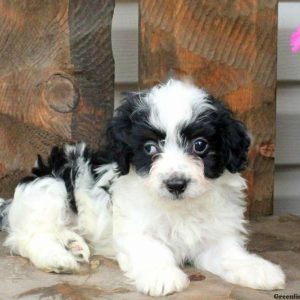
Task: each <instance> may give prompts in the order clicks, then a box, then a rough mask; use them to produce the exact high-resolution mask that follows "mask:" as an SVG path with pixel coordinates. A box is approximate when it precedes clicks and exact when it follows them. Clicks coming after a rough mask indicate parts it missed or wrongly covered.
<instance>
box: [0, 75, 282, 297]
mask: <svg viewBox="0 0 300 300" xmlns="http://www.w3.org/2000/svg"><path fill="white" fill-rule="evenodd" d="M108 137H109V143H110V147H109V149H108V151H106V152H105V153H104V154H103V153H102V154H100V153H93V152H91V151H90V150H89V149H88V148H87V147H86V145H85V144H82V143H81V144H75V145H66V146H64V147H63V148H57V147H55V148H54V149H53V150H52V153H51V154H50V156H49V158H48V162H47V163H44V162H43V161H42V159H41V158H39V159H38V161H37V163H36V166H35V167H34V168H33V176H32V177H28V178H25V179H24V180H23V181H22V182H21V183H20V184H19V185H18V186H17V188H16V191H15V194H14V199H13V201H12V202H11V204H10V205H7V203H6V204H5V205H2V215H3V220H2V223H3V226H4V227H6V228H8V232H9V234H8V237H7V239H6V241H5V245H6V246H8V247H10V248H11V250H12V251H13V252H14V253H17V254H19V255H22V256H24V257H27V258H29V259H30V260H31V261H32V263H33V264H34V265H35V266H37V267H38V268H40V269H43V270H47V271H52V272H57V273H60V272H72V271H74V270H77V269H78V268H79V265H78V262H81V261H88V260H89V256H90V249H91V251H92V253H97V254H101V255H104V256H106V257H110V258H114V259H116V260H117V261H118V262H119V265H120V267H121V269H122V270H123V271H124V272H125V274H126V276H128V277H129V278H130V279H132V281H133V282H134V284H135V286H136V288H137V289H138V291H140V292H143V293H146V294H150V295H153V296H160V295H167V294H170V293H173V292H178V291H182V290H183V289H185V288H186V287H187V286H188V285H189V279H188V277H187V275H186V274H185V273H184V272H183V271H182V270H181V269H180V267H181V266H182V265H183V264H184V263H185V262H190V263H192V264H193V265H194V266H195V267H196V268H199V269H204V270H207V271H210V272H212V273H214V274H217V275H219V276H220V277H222V278H223V279H224V280H227V281H229V282H232V283H235V284H239V285H242V286H247V287H251V288H255V289H266V290H272V289H281V288H283V287H284V284H285V276H284V274H283V272H282V270H281V268H280V267H279V266H277V265H275V264H273V263H271V262H269V261H267V260H265V259H263V258H261V257H259V256H257V255H255V254H251V253H249V252H248V251H247V250H246V248H245V242H246V237H247V230H246V229H245V223H246V222H245V219H244V211H245V201H244V193H243V191H244V189H245V188H246V183H245V180H244V179H243V178H242V177H241V175H240V173H239V172H241V171H242V170H243V169H244V168H245V166H246V160H247V150H248V147H249V137H248V135H247V132H246V130H245V127H244V126H243V124H242V123H241V122H239V121H237V120H235V119H233V117H232V114H231V112H230V111H229V110H228V109H227V108H225V107H224V105H223V104H221V103H220V102H219V101H217V100H216V99H214V98H213V97H212V96H210V95H208V94H207V93H206V92H205V91H203V90H202V89H199V88H197V87H195V86H193V85H192V84H189V83H184V82H181V81H177V80H169V81H168V82H167V83H166V84H164V85H159V86H155V87H154V88H152V89H151V90H149V91H145V92H141V93H132V94H128V95H127V96H126V97H125V99H124V101H123V103H122V105H121V106H120V108H119V109H117V111H116V114H115V117H114V118H113V120H112V122H111V124H110V127H109V129H108ZM89 248H90V249H89Z"/></svg>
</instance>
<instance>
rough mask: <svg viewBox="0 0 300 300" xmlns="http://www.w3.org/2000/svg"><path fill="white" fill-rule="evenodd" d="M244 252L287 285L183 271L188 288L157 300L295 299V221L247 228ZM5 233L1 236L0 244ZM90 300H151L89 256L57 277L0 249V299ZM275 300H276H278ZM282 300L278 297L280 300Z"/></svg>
mask: <svg viewBox="0 0 300 300" xmlns="http://www.w3.org/2000/svg"><path fill="white" fill-rule="evenodd" d="M250 228H251V231H252V235H251V239H250V242H249V249H250V250H251V251H254V252H256V253H259V254H260V255H262V256H263V257H265V258H268V259H270V260H272V261H274V262H275V263H279V264H281V265H282V267H283V269H284V271H285V272H286V274H287V278H288V281H287V287H286V289H285V290H281V291H271V292H266V291H259V290H252V289H248V288H243V287H240V286H236V285H232V284H229V283H226V282H224V281H223V280H221V279H220V278H218V277H217V276H214V275H212V274H210V273H208V272H202V271H198V270H196V269H194V268H191V267H187V268H186V269H185V271H186V272H187V273H188V274H189V275H190V279H191V284H190V286H189V288H188V289H187V290H185V291H184V292H182V293H178V294H173V295H169V296H167V297H162V298H156V299H170V300H186V299H188V300H210V299H212V300H219V299H220V300H225V299H239V300H240V299H241V300H242V299H243V300H248V299H249V300H250V299H251V300H252V299H258V300H267V299H276V297H277V296H276V294H277V295H294V294H298V296H299V298H291V299H300V218H298V217H295V216H291V215H288V216H281V217H279V216H273V217H268V218H262V219H259V220H257V221H255V222H252V223H251V224H250ZM4 239H5V233H3V232H1V233H0V242H1V244H2V242H3V240H4ZM10 299H20V300H28V299H43V300H48V299H49V300H50V299H51V300H59V299H60V300H61V299H67V300H94V299H113V300H114V299H116V300H118V299H122V300H128V299H132V300H137V299H138V300H144V299H145V300H146V299H153V298H151V297H148V296H145V295H142V294H140V293H138V292H136V291H135V289H134V287H133V286H131V285H130V284H129V283H128V281H127V279H126V278H125V277H124V276H123V274H122V272H121V271H120V270H119V267H118V266H117V264H116V263H115V262H113V261H111V260H108V259H105V258H103V257H100V256H94V257H92V259H91V262H90V264H89V265H87V264H86V265H82V267H81V269H80V272H79V273H78V274H72V275H62V274H60V275H58V274H52V273H45V272H42V271H40V270H37V269H36V268H35V267H34V266H32V265H31V263H30V262H29V261H28V260H27V259H24V258H22V257H18V256H12V255H10V253H9V252H8V251H7V249H5V248H3V247H0V300H10ZM277 299H279V298H277ZM282 299H283V298H282Z"/></svg>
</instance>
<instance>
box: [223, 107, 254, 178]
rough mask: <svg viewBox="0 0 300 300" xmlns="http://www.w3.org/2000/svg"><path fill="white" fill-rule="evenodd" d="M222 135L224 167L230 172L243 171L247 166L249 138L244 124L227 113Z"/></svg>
mask: <svg viewBox="0 0 300 300" xmlns="http://www.w3.org/2000/svg"><path fill="white" fill-rule="evenodd" d="M227 118H228V119H227V120H226V123H227V124H226V125H227V126H226V127H225V132H224V135H223V150H224V151H225V156H226V161H227V163H226V168H227V169H228V171H230V172H231V173H237V172H241V171H243V170H244V169H245V168H246V167H247V160H248V159H247V158H248V149H249V146H250V138H249V135H248V133H247V130H246V128H245V126H244V124H243V123H242V122H240V121H237V120H235V119H233V118H232V117H231V113H230V112H229V114H228V115H227Z"/></svg>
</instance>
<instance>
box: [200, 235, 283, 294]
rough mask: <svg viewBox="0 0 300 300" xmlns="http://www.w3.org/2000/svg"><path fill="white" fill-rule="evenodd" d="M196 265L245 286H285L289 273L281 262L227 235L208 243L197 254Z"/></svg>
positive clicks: (280, 287) (267, 287)
mask: <svg viewBox="0 0 300 300" xmlns="http://www.w3.org/2000/svg"><path fill="white" fill-rule="evenodd" d="M195 265H196V267H198V268H203V269H206V270H208V271H210V272H212V273H214V274H217V275H219V276H220V277H222V278H223V279H225V280H226V281H228V282H231V283H235V284H239V285H241V286H246V287H250V288H254V289H262V290H275V289H283V288H284V286H285V275H284V273H283V272H282V270H281V268H280V266H278V265H276V264H274V263H271V262H269V261H267V260H265V259H263V258H262V257H259V256H257V255H255V254H251V253H249V252H247V250H246V249H244V248H243V247H242V246H240V245H239V244H238V242H237V241H236V240H234V239H227V240H226V239H224V240H223V241H220V242H219V243H218V244H217V245H215V246H210V247H208V249H206V250H205V251H204V252H203V253H201V254H200V255H198V256H197V257H196V259H195Z"/></svg>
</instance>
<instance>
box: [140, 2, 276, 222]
mask: <svg viewBox="0 0 300 300" xmlns="http://www.w3.org/2000/svg"><path fill="white" fill-rule="evenodd" d="M139 13H140V24H139V26H140V57H139V83H140V85H141V87H142V88H145V87H150V86H152V85H154V84H156V83H158V82H161V81H163V80H165V79H166V76H168V75H169V74H170V73H173V74H176V76H177V77H186V76H188V77H191V78H192V79H193V80H194V81H195V82H196V83H197V84H198V85H199V86H202V87H204V88H205V89H206V90H207V91H208V92H210V93H212V94H213V95H215V96H216V97H219V98H221V99H223V100H224V101H225V102H226V103H228V105H229V106H230V107H231V108H232V110H233V111H234V112H236V114H237V115H238V117H239V118H240V119H242V120H243V121H244V122H245V123H246V125H247V127H248V128H249V130H250V132H251V133H252V135H253V137H254V140H253V145H252V148H251V151H250V154H249V157H250V164H249V167H248V169H247V171H246V172H245V176H246V178H247V180H248V213H249V215H250V217H256V216H260V215H268V214H271V213H272V201H273V178H274V143H275V88H276V57H277V53H276V47H277V1H276V0H233V1H218V0H211V1H206V0H193V1H191V0H169V1H164V0H141V1H140V7H139Z"/></svg>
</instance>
